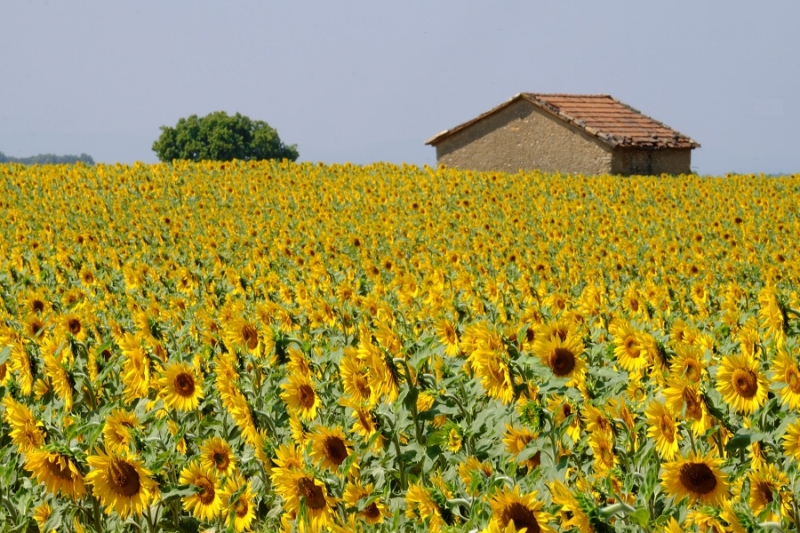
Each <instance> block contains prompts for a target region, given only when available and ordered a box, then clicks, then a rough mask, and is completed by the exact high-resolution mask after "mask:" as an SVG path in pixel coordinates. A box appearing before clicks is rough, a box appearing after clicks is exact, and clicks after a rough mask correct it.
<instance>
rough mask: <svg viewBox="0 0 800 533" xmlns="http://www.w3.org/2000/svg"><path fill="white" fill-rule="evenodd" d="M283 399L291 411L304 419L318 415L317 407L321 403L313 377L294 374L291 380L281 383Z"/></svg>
mask: <svg viewBox="0 0 800 533" xmlns="http://www.w3.org/2000/svg"><path fill="white" fill-rule="evenodd" d="M281 388H282V389H283V392H282V393H281V399H282V400H283V401H284V402H286V406H287V407H288V408H289V412H290V413H296V414H298V415H299V416H300V418H301V419H303V420H313V419H314V418H316V417H317V409H318V408H319V407H320V405H321V403H322V402H321V401H320V398H319V396H318V395H317V392H316V389H315V387H314V382H313V381H312V380H311V378H307V377H303V376H298V375H293V376H289V382H288V383H284V384H283V385H281Z"/></svg>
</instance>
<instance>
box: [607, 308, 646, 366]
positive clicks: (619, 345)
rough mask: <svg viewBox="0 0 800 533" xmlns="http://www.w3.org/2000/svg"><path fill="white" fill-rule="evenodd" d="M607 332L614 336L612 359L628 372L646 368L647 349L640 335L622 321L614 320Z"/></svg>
mask: <svg viewBox="0 0 800 533" xmlns="http://www.w3.org/2000/svg"><path fill="white" fill-rule="evenodd" d="M609 332H610V333H611V335H613V336H614V344H615V345H616V346H615V348H614V357H616V358H617V361H619V364H620V366H621V367H622V368H624V369H625V370H627V371H628V372H633V371H637V370H642V369H644V368H647V366H648V365H649V360H648V358H647V349H646V348H645V347H644V342H643V340H642V338H641V335H642V334H641V333H640V332H638V331H636V330H635V329H634V328H633V326H631V325H630V324H629V323H628V322H626V321H623V320H615V321H614V322H612V323H611V325H610V326H609Z"/></svg>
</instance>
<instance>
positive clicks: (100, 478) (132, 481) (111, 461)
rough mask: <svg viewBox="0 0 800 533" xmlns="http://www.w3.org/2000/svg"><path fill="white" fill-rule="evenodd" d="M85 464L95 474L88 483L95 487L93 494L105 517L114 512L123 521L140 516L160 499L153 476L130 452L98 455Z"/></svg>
mask: <svg viewBox="0 0 800 533" xmlns="http://www.w3.org/2000/svg"><path fill="white" fill-rule="evenodd" d="M86 462H87V463H89V466H91V467H92V471H91V472H89V473H88V474H87V475H86V482H87V483H89V484H91V485H92V494H94V495H95V497H97V498H99V499H100V502H101V503H102V504H103V505H104V506H105V508H106V509H105V512H106V514H111V512H112V511H116V513H117V514H118V515H119V516H120V517H122V518H123V519H125V518H127V517H128V516H129V515H131V514H133V515H141V514H142V512H143V511H144V509H145V508H146V507H148V506H149V505H150V503H151V502H152V501H153V500H154V499H155V498H157V497H158V484H157V483H156V482H155V481H153V480H152V479H151V476H152V473H151V472H150V471H149V470H147V469H146V468H144V467H143V466H142V460H141V459H138V458H137V457H136V456H134V455H132V454H129V453H128V452H111V454H106V453H105V452H98V455H90V456H89V457H87V458H86Z"/></svg>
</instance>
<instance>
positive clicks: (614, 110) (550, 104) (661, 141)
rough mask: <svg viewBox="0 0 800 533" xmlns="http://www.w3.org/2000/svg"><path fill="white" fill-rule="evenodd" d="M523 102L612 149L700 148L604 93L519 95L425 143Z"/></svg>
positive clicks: (434, 140)
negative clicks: (593, 137) (591, 136)
mask: <svg viewBox="0 0 800 533" xmlns="http://www.w3.org/2000/svg"><path fill="white" fill-rule="evenodd" d="M523 99H524V100H527V101H529V102H531V103H532V104H534V105H535V106H537V107H539V108H541V109H543V110H545V111H547V112H549V113H551V114H553V115H555V116H556V117H558V118H559V119H561V120H563V121H564V122H568V123H570V124H573V125H574V126H576V127H578V128H580V129H582V130H583V131H585V132H586V133H588V134H590V135H593V136H595V137H597V138H598V139H600V140H602V141H603V142H605V143H607V144H609V145H611V146H614V147H630V148H697V147H699V146H700V145H699V144H698V143H697V142H695V141H693V140H692V139H690V138H689V137H687V136H685V135H683V134H681V133H679V132H677V131H675V130H673V129H671V128H670V127H668V126H666V125H664V124H662V123H661V122H658V121H657V120H654V119H652V118H651V117H648V116H647V115H645V114H643V113H642V112H640V111H638V110H637V109H634V108H632V107H630V106H629V105H626V104H623V103H622V102H620V101H619V100H617V99H615V98H612V97H611V96H609V95H607V94H589V95H587V94H541V93H519V94H517V95H516V96H514V97H513V98H511V99H510V100H508V101H506V102H505V103H503V104H501V105H499V106H497V107H495V108H494V109H491V110H489V111H487V112H486V113H483V114H481V115H478V116H477V117H475V118H474V119H472V120H470V121H468V122H465V123H463V124H460V125H458V126H456V127H455V128H452V129H449V130H447V131H443V132H442V133H440V134H438V135H436V136H435V137H433V138H431V139H429V140H428V141H426V142H425V144H431V145H436V144H438V143H439V141H442V140H443V139H445V138H447V137H449V136H450V135H452V134H454V133H456V132H458V131H461V130H463V129H465V128H467V127H469V126H471V125H472V124H474V123H476V122H478V121H480V120H483V119H484V118H486V117H488V116H489V115H493V114H494V113H497V112H498V111H500V110H501V109H503V108H505V107H507V106H509V105H511V104H513V103H514V102H517V101H519V100H523Z"/></svg>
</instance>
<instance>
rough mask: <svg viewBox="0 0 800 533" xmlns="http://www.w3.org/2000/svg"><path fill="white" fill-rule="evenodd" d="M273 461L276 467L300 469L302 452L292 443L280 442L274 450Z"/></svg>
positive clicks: (302, 462) (301, 466)
mask: <svg viewBox="0 0 800 533" xmlns="http://www.w3.org/2000/svg"><path fill="white" fill-rule="evenodd" d="M273 462H274V463H275V465H276V466H277V467H278V468H284V469H286V470H302V468H303V465H304V464H305V463H304V460H303V452H302V451H301V450H300V449H299V448H298V447H297V446H295V445H294V444H293V443H287V444H281V445H280V446H278V448H277V449H276V450H275V458H274V459H273Z"/></svg>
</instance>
